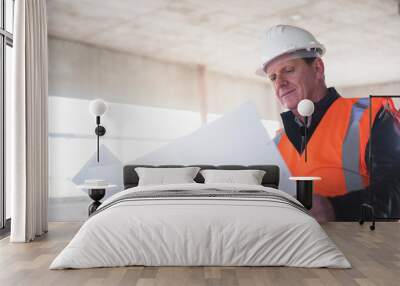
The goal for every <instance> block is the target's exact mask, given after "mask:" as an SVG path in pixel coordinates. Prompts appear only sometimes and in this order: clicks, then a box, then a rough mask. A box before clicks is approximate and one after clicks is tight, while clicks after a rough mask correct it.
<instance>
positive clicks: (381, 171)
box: [257, 25, 400, 221]
mask: <svg viewBox="0 0 400 286" xmlns="http://www.w3.org/2000/svg"><path fill="white" fill-rule="evenodd" d="M265 44H266V45H265V49H264V57H263V63H262V67H261V68H260V69H259V70H258V71H257V74H259V75H264V76H267V77H268V78H269V79H270V81H271V83H272V85H273V88H274V91H275V94H276V97H277V99H278V101H279V102H280V103H281V105H282V106H283V107H285V108H286V109H288V110H289V111H287V112H284V113H282V114H281V117H282V122H283V126H284V131H281V132H280V133H279V134H278V136H277V137H276V138H275V142H276V144H277V146H278V149H279V151H280V152H281V155H282V157H283V159H284V161H285V162H286V164H287V165H288V168H289V170H290V171H291V173H292V175H293V176H319V177H321V178H322V180H321V181H316V182H315V183H314V192H315V196H314V207H313V209H312V211H311V212H312V214H313V215H314V216H315V217H316V218H317V219H318V220H320V221H326V220H333V219H340V220H348V219H351V220H355V219H359V217H360V206H361V204H362V203H363V202H366V201H367V202H368V198H369V195H370V194H371V192H373V194H374V197H375V200H374V207H375V215H376V216H377V217H383V218H398V217H400V182H399V179H397V177H399V174H400V132H399V130H400V128H399V127H398V126H397V125H396V122H395V121H396V120H395V118H393V116H391V114H392V113H390V110H393V109H394V106H393V103H392V102H391V101H386V100H385V99H380V98H378V99H376V100H374V101H373V106H372V107H371V108H370V107H369V100H368V98H343V97H341V96H340V95H339V94H338V93H337V91H336V90H335V89H334V88H327V86H326V84H325V73H324V71H325V68H324V63H323V61H322V59H321V56H322V55H323V54H324V52H325V48H324V46H323V45H322V44H320V43H319V42H318V41H317V40H316V39H315V38H314V36H313V35H312V34H311V33H309V32H308V31H306V30H303V29H301V28H298V27H294V26H288V25H278V26H275V27H272V28H271V29H270V30H269V31H267V37H266V42H265ZM302 99H309V100H311V101H312V102H313V103H314V105H315V111H314V113H313V114H312V116H311V120H309V121H308V126H307V127H304V119H303V117H302V116H300V115H299V113H298V111H297V105H298V103H299V102H300V101H301V100H302ZM370 110H371V115H372V118H373V120H374V125H373V132H372V137H371V138H370V125H369V115H370V114H369V112H370ZM304 128H307V134H308V137H307V149H308V161H307V162H305V160H304V145H305V143H306V142H304V136H303V135H304ZM370 140H373V143H374V145H373V146H374V148H373V149H372V157H373V162H374V176H373V178H370V177H369V173H370V171H369V170H370V167H371V166H368V164H369V160H368V158H369V157H368V154H369V142H370ZM382 163H383V164H382Z"/></svg>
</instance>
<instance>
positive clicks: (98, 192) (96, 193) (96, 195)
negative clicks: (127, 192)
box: [78, 185, 117, 216]
mask: <svg viewBox="0 0 400 286" xmlns="http://www.w3.org/2000/svg"><path fill="white" fill-rule="evenodd" d="M116 186H117V185H103V186H95V185H79V186H78V188H81V189H87V190H88V195H89V197H90V198H91V199H92V200H93V203H92V204H91V205H89V208H88V214H89V216H90V215H91V214H92V213H94V212H95V211H96V210H97V208H98V207H99V206H100V205H101V202H100V200H101V199H102V198H104V195H105V194H106V190H107V189H108V188H114V187H116Z"/></svg>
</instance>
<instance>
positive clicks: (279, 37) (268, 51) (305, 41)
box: [256, 25, 325, 76]
mask: <svg viewBox="0 0 400 286" xmlns="http://www.w3.org/2000/svg"><path fill="white" fill-rule="evenodd" d="M297 51H303V53H302V56H300V57H311V56H322V55H323V54H324V53H325V47H324V46H323V45H322V44H321V43H319V42H318V41H317V40H316V39H315V37H314V36H313V35H312V34H311V33H310V32H308V31H306V30H304V29H302V28H299V27H295V26H290V25H277V26H274V27H272V28H271V29H269V30H268V31H267V33H266V37H265V38H264V40H263V50H262V66H261V67H260V68H259V69H257V71H256V74H257V75H261V76H265V75H266V74H265V71H264V69H265V67H266V66H267V65H268V64H269V63H270V62H271V61H272V60H274V59H276V58H277V57H279V56H282V55H284V54H290V53H294V52H297ZM307 55H308V56H307Z"/></svg>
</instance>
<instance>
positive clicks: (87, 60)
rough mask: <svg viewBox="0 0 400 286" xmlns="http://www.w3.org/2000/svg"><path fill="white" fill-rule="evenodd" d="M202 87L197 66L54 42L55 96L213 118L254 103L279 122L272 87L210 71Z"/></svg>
mask: <svg viewBox="0 0 400 286" xmlns="http://www.w3.org/2000/svg"><path fill="white" fill-rule="evenodd" d="M199 84H201V77H200V73H199V69H198V67H197V66H184V65H177V64H175V63H168V62H161V61H156V60H152V59H149V58H145V57H140V56H135V55H132V54H127V53H121V52H116V51H111V50H106V49H101V48H98V47H94V46H90V45H85V44H81V43H76V42H71V41H65V40H61V39H58V38H53V37H50V38H49V95H50V96H61V97H73V98H80V99H94V98H102V99H104V100H106V101H110V102H116V103H128V104H134V105H143V106H153V107H162V108H171V109H181V110H188V111H199V112H201V109H202V108H206V109H207V111H208V112H211V113H224V112H226V111H230V110H232V109H235V108H236V107H238V106H239V105H240V104H242V103H244V102H246V101H252V102H253V103H255V104H256V106H257V109H258V112H259V114H260V116H262V117H263V118H264V119H272V120H273V119H276V120H278V119H279V106H278V103H277V101H276V100H275V98H274V97H273V95H272V90H271V87H270V86H269V85H268V84H267V83H265V84H264V83H260V82H257V81H251V80H246V79H240V78H233V77H229V76H226V75H223V74H218V73H214V72H208V71H205V76H204V85H205V87H204V88H205V92H204V93H203V94H201V92H199ZM204 97H205V98H204ZM204 100H205V106H204ZM202 101H203V103H202Z"/></svg>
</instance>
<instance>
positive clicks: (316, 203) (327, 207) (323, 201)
mask: <svg viewBox="0 0 400 286" xmlns="http://www.w3.org/2000/svg"><path fill="white" fill-rule="evenodd" d="M310 212H311V215H312V216H313V217H314V218H315V219H316V220H317V221H318V222H327V221H334V220H335V211H334V210H333V207H332V204H331V203H330V201H329V199H327V198H325V197H322V196H319V195H313V207H312V209H311V210H310Z"/></svg>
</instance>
